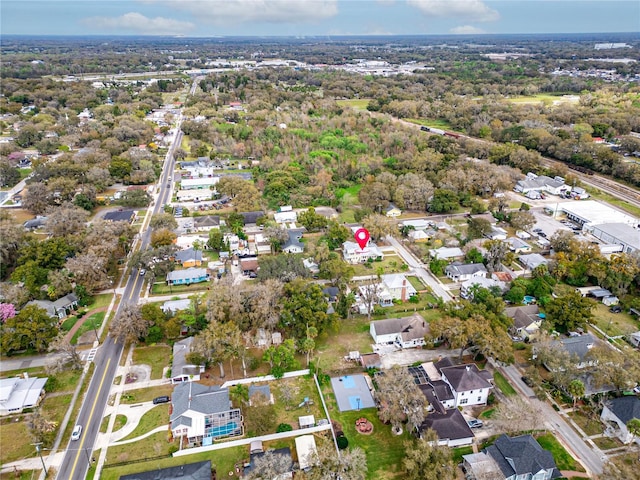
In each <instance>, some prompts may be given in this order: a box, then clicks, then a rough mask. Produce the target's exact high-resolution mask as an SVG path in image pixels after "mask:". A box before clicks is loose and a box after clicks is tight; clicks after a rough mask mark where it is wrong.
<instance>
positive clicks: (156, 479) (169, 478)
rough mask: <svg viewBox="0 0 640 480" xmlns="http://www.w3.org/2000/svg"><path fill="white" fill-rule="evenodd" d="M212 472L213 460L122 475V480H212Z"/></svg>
mask: <svg viewBox="0 0 640 480" xmlns="http://www.w3.org/2000/svg"><path fill="white" fill-rule="evenodd" d="M212 471H213V470H212V467H211V460H206V461H204V462H196V463H187V464H184V465H177V466H175V467H166V468H153V469H151V470H147V471H146V472H139V473H131V474H129V475H122V476H121V477H120V480H211V479H212V478H213V476H212V474H211V472H212Z"/></svg>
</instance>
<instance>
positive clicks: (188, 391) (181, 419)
mask: <svg viewBox="0 0 640 480" xmlns="http://www.w3.org/2000/svg"><path fill="white" fill-rule="evenodd" d="M171 407H172V408H171V415H170V417H169V421H170V426H171V432H172V433H173V437H174V439H176V440H177V441H178V440H179V439H180V438H184V439H185V440H186V441H187V442H189V443H196V442H198V443H202V444H203V445H207V444H209V445H210V444H211V443H212V442H213V440H214V439H216V438H222V437H231V436H238V435H242V433H243V425H242V413H241V412H240V409H239V408H232V406H231V400H230V399H229V390H228V389H226V388H220V387H218V386H210V387H207V386H204V385H200V384H199V383H195V382H185V383H179V384H178V385H176V387H175V388H174V389H173V394H172V395H171Z"/></svg>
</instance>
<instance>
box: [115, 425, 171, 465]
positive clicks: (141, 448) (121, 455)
mask: <svg viewBox="0 0 640 480" xmlns="http://www.w3.org/2000/svg"><path fill="white" fill-rule="evenodd" d="M168 438H169V432H168V431H167V432H158V433H154V434H153V435H150V436H148V437H146V438H143V439H142V440H139V441H137V442H133V443H126V444H124V445H114V446H112V447H109V450H108V451H107V462H106V464H107V465H109V464H112V463H120V462H127V461H131V460H142V459H145V458H154V457H158V456H169V447H171V445H172V444H171V443H169V441H168Z"/></svg>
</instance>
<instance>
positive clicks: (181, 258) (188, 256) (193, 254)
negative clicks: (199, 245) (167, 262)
mask: <svg viewBox="0 0 640 480" xmlns="http://www.w3.org/2000/svg"><path fill="white" fill-rule="evenodd" d="M173 258H174V260H175V262H176V263H180V264H181V265H182V266H183V267H184V268H188V267H199V266H200V265H202V250H195V249H194V248H193V247H191V248H187V249H186V250H180V251H178V252H176V253H175V254H174V256H173Z"/></svg>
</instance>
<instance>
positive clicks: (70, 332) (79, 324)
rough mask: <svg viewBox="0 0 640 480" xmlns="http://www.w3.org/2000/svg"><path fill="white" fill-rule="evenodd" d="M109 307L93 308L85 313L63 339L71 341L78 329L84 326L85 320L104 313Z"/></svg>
mask: <svg viewBox="0 0 640 480" xmlns="http://www.w3.org/2000/svg"><path fill="white" fill-rule="evenodd" d="M108 308H109V307H100V308H94V309H93V310H89V311H88V312H87V313H85V314H84V315H83V316H82V318H79V319H78V321H77V322H76V323H75V325H74V326H73V327H72V328H71V330H69V331H68V332H67V334H66V335H65V338H66V339H67V340H68V341H71V339H72V338H73V336H74V335H75V333H76V332H77V331H78V330H80V327H81V326H82V324H84V322H85V320H86V319H87V318H89V317H90V316H91V315H93V314H94V313H100V312H106V311H107V309H108Z"/></svg>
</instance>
